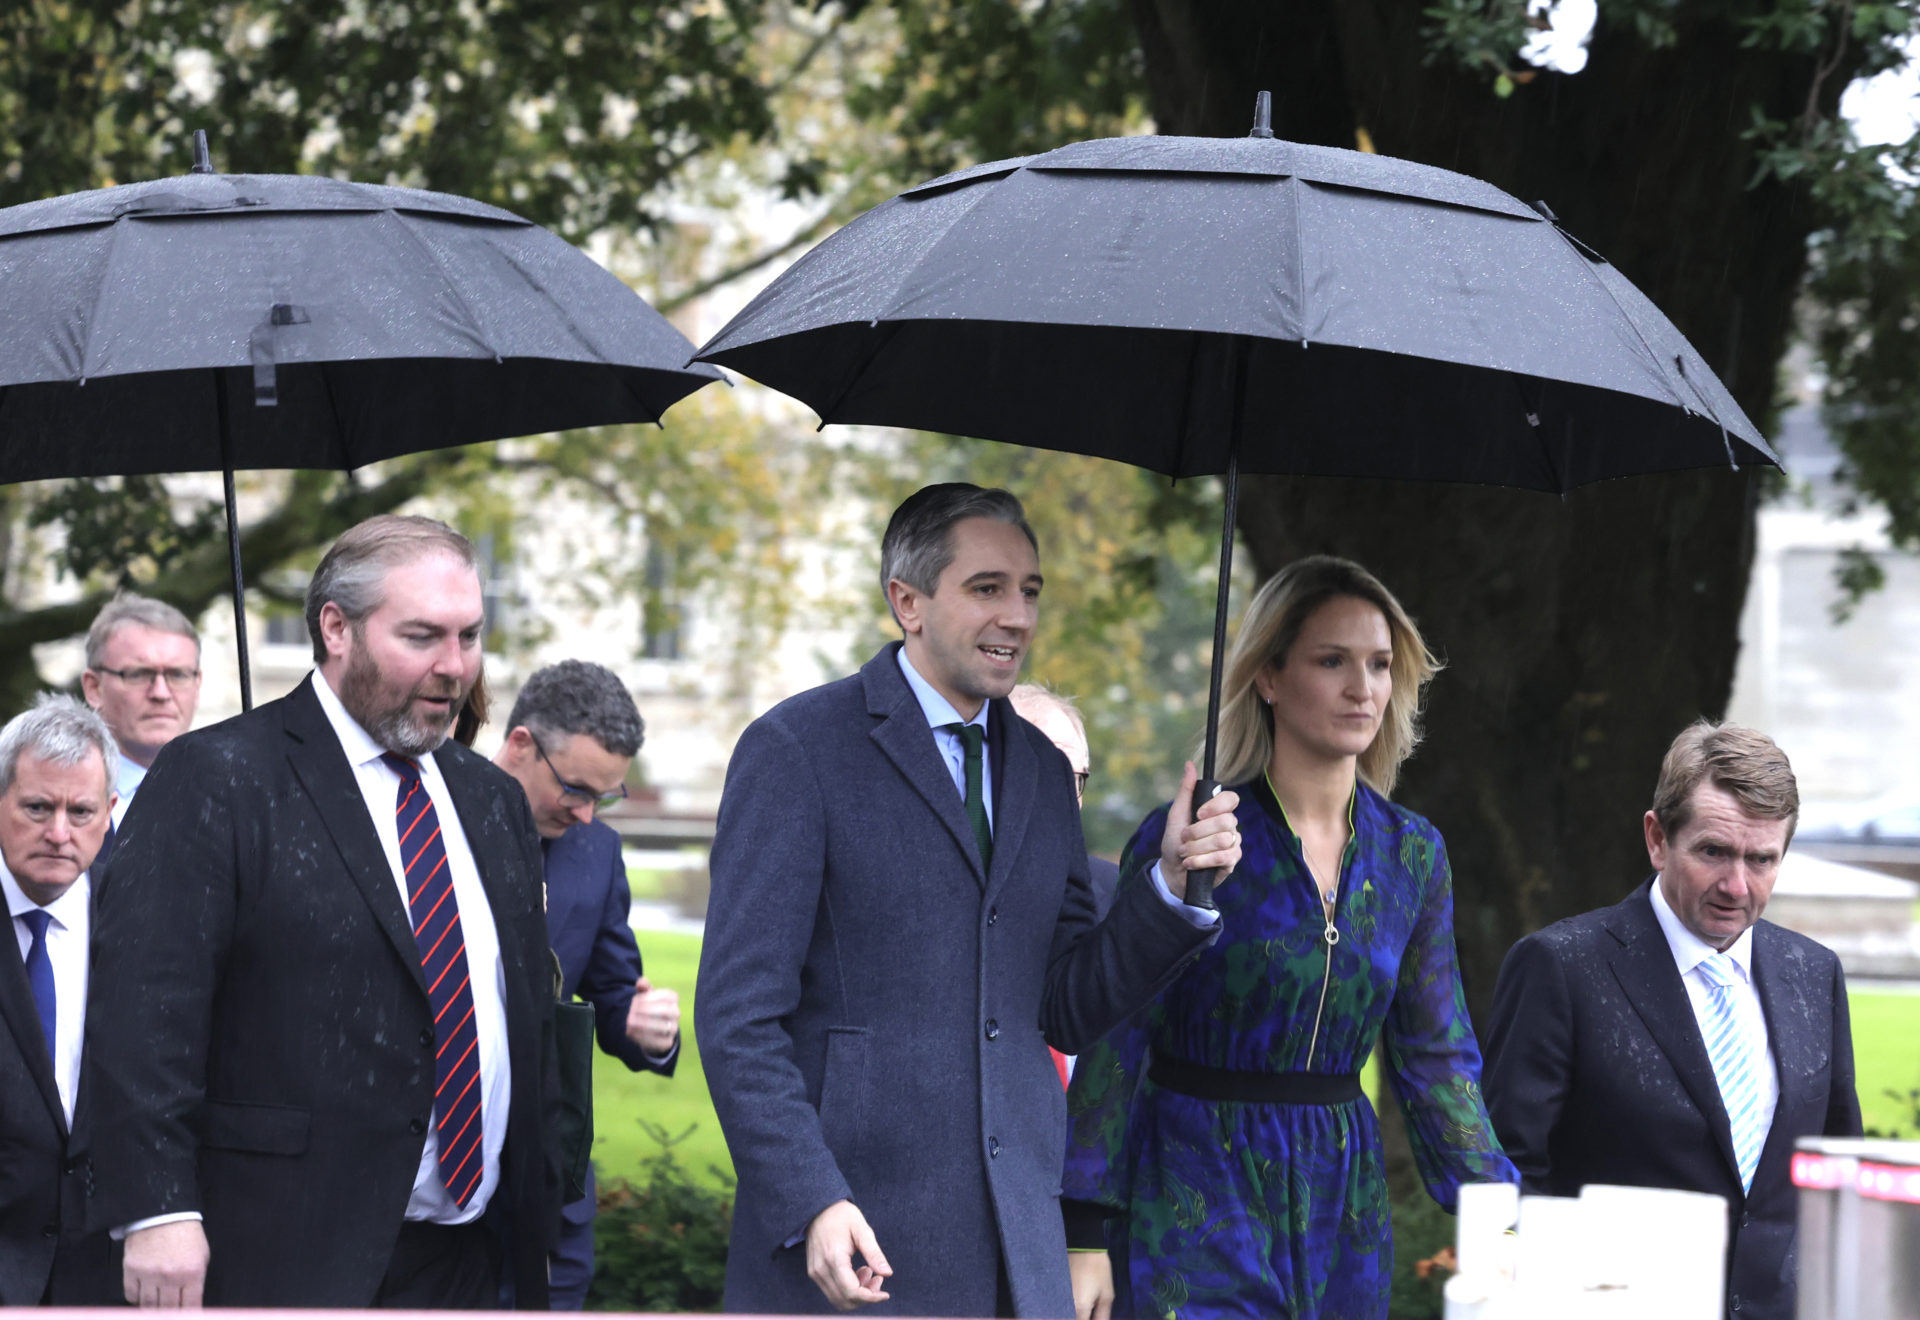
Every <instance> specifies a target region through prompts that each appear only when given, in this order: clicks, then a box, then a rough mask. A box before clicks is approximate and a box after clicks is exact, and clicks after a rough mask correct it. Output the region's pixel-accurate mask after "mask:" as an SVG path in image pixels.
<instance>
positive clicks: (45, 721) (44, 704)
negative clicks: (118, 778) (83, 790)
mask: <svg viewBox="0 0 1920 1320" xmlns="http://www.w3.org/2000/svg"><path fill="white" fill-rule="evenodd" d="M22 752H32V753H33V754H34V755H35V756H37V757H39V758H40V759H41V760H42V761H49V762H51V763H52V764H54V765H79V764H80V763H81V762H82V761H84V760H86V759H87V755H88V753H90V752H98V753H99V754H100V765H101V767H102V768H103V770H104V771H105V773H106V776H107V781H106V784H105V785H104V789H105V791H106V792H107V793H109V794H111V793H112V791H113V781H114V777H115V771H116V767H117V766H118V765H119V764H120V748H119V747H118V745H116V744H115V743H114V741H113V734H112V733H111V732H110V731H109V730H108V729H107V722H106V721H105V720H103V719H101V718H100V714H99V712H98V711H96V710H94V708H93V707H91V706H89V705H88V704H87V703H86V702H84V701H81V700H80V699H78V698H77V697H70V696H68V695H66V694H65V693H64V692H42V693H41V694H40V695H39V696H37V697H35V698H34V699H33V707H32V709H30V710H25V711H22V712H21V713H20V714H18V715H15V716H14V717H13V718H12V719H10V720H8V721H7V724H6V727H5V728H0V794H5V793H7V792H8V791H9V790H11V789H12V788H13V778H14V775H15V774H16V773H17V772H18V771H19V769H20V754H21V753H22Z"/></svg>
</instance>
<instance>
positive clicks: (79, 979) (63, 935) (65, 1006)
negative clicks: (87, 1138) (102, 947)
mask: <svg viewBox="0 0 1920 1320" xmlns="http://www.w3.org/2000/svg"><path fill="white" fill-rule="evenodd" d="M0 890H5V892H6V895H7V912H8V914H9V915H10V916H11V917H12V918H13V933H14V936H15V938H17V939H18V940H19V941H20V960H21V961H22V962H23V963H24V962H25V961H26V957H27V950H29V949H31V948H32V947H33V932H32V931H31V930H28V929H27V923H26V922H24V921H22V920H20V914H21V913H22V912H32V911H33V910H34V909H35V908H36V907H37V906H38V905H37V904H36V903H35V902H34V901H33V900H32V899H30V898H28V897H27V895H26V891H25V890H23V889H21V888H20V882H19V881H18V880H15V879H14V878H13V872H11V871H9V870H8V869H7V865H6V862H5V861H4V860H0ZM90 892H91V889H90V885H89V883H88V880H87V874H86V872H84V871H82V872H81V873H80V878H79V879H78V880H75V881H74V882H73V883H72V884H71V885H68V886H67V892H66V893H64V894H62V895H60V897H58V898H56V899H54V900H53V902H51V903H49V904H47V906H46V908H45V909H44V910H45V912H46V914H47V915H48V916H49V917H51V918H52V920H51V921H49V922H47V961H48V962H49V963H51V964H52V965H53V1002H54V1015H53V1080H54V1084H55V1085H56V1086H58V1087H59V1088H60V1107H61V1108H62V1109H64V1110H65V1111H66V1113H67V1127H68V1129H69V1130H71V1129H72V1127H73V1097H74V1094H75V1092H77V1091H78V1090H79V1089H80V1045H81V1042H82V1041H83V1040H85V1039H86V1025H87V936H88V933H89V930H90V927H91V925H92V922H91V916H92V914H91V913H90V912H89V911H88V902H89V899H88V895H89V893H90Z"/></svg>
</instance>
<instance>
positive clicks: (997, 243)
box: [699, 92, 1778, 791]
mask: <svg viewBox="0 0 1920 1320" xmlns="http://www.w3.org/2000/svg"><path fill="white" fill-rule="evenodd" d="M1266 120H1267V94H1266V93H1264V92H1262V93H1261V94H1260V100H1259V105H1258V107H1257V109H1256V112H1255V127H1254V131H1253V134H1252V135H1251V136H1249V137H1246V138H1237V139H1236V138H1186V137H1132V138H1106V139H1101V140H1098V141H1092V142H1079V143H1075V144H1073V145H1071V146H1066V147H1062V148H1060V149H1059V150H1057V151H1051V152H1047V153H1046V154H1044V155H1039V156H1027V157H1021V158H1018V159H1014V160H1002V161H994V162H992V163H989V164H985V165H977V166H974V167H973V168H971V169H966V170H962V171H960V172H958V173H955V174H949V175H946V176H944V177H942V178H938V179H935V180H933V181H931V182H929V183H924V184H921V185H920V186H919V187H916V188H910V189H908V190H907V191H906V192H904V193H902V194H901V195H900V196H898V197H896V198H894V199H892V200H891V201H888V202H885V203H883V204H881V205H880V206H877V207H875V208H874V209H873V210H871V211H869V212H867V213H866V214H865V215H863V216H861V217H860V218H858V219H857V220H855V221H853V222H852V223H851V224H849V225H847V226H846V227H845V228H844V229H842V230H840V231H839V232H838V233H836V234H834V235H833V236H832V237H831V238H829V239H827V240H826V241H825V242H823V243H821V244H820V245H819V246H818V247H816V248H815V249H814V250H813V251H812V252H810V253H809V254H808V255H807V256H806V257H805V258H803V259H802V260H800V261H799V262H796V263H795V264H794V266H793V268H792V269H790V270H789V271H787V272H786V273H785V274H784V275H782V276H781V277H780V278H779V279H777V280H775V281H774V282H773V284H772V285H770V286H769V287H768V288H767V289H766V290H765V291H764V292H763V293H762V294H761V295H760V296H759V297H758V298H756V299H755V300H754V301H753V302H752V303H750V304H749V305H748V306H747V307H746V308H745V309H744V310H743V311H742V312H741V313H740V314H739V315H738V316H736V317H735V318H734V319H733V320H732V321H731V322H730V323H729V324H728V325H727V326H726V327H725V328H724V329H723V330H721V331H720V333H719V334H717V335H716V336H714V338H713V339H712V340H711V341H709V342H708V343H707V344H706V346H705V347H703V348H702V349H701V350H700V354H699V358H700V360H702V361H708V362H717V363H720V364H722V365H724V366H728V367H733V368H735V369H737V370H739V371H741V372H743V373H745V374H746V375H748V376H751V377H753V378H754V379H755V380H759V381H761V382H763V383H765V384H767V385H771V386H773V387H774V388H776V389H779V390H781V391H783V392H785V393H788V394H791V395H793V396H794V397H795V398H798V399H800V400H802V401H803V402H805V403H807V404H809V405H811V406H812V407H813V409H814V410H815V411H816V412H817V413H818V414H819V415H820V418H821V422H822V425H825V424H827V423H831V422H849V423H874V424H881V425H889V426H910V427H918V428H921V429H925V430H936V431H949V432H955V433H958V434H963V435H972V436H979V437H983V438H986V439H993V440H1004V441H1010V442H1013V443H1017V444H1024V445H1031V446H1034V447H1037V448H1043V449H1058V450H1065V451H1069V452H1073V453H1082V454H1096V455H1100V456H1102V457H1107V458H1115V459H1119V460H1121V461H1123V462H1128V463H1133V464H1136V465H1138V466H1141V467H1144V468H1148V469H1151V470H1153V471H1155V472H1161V473H1165V474H1167V475H1168V476H1172V477H1186V476H1198V475H1209V474H1218V475H1224V476H1225V477H1226V517H1225V522H1224V525H1223V531H1222V542H1221V557H1220V583H1219V608H1218V610H1217V615H1216V618H1215V631H1214V648H1213V672H1212V678H1211V684H1210V690H1209V696H1208V706H1207V737H1206V753H1205V760H1206V766H1205V774H1206V777H1207V778H1208V779H1209V780H1211V779H1212V776H1213V768H1214V766H1213V763H1214V741H1215V725H1216V721H1217V718H1218V712H1219V701H1220V672H1221V665H1222V663H1223V657H1224V652H1225V649H1226V648H1225V642H1226V602H1227V584H1228V577H1229V574H1230V571H1231V568H1232V550H1233V519H1234V505H1235V498H1236V490H1235V480H1236V478H1237V476H1238V474H1239V473H1240V472H1242V471H1246V472H1265V473H1290V474H1303V475H1307V474H1310V475H1320V476H1373V477H1381V476H1384V477H1403V478H1414V479H1425V480H1438V481H1462V482H1478V483H1485V484H1491V485H1502V486H1520V487H1528V488H1532V489H1537V490H1547V491H1566V490H1569V489H1571V488H1573V487H1575V486H1578V485H1582V484H1584V483H1587V482H1591V481H1598V480H1602V479H1605V478H1609V477H1619V476H1626V475H1630V474H1637V473H1648V472H1665V471H1675V470H1680V469H1685V468H1698V467H1708V466H1714V465H1732V466H1738V465H1739V464H1741V463H1751V462H1769V463H1777V461H1778V460H1777V459H1776V458H1775V456H1774V454H1773V451H1772V450H1771V449H1769V448H1768V447H1767V443H1766V441H1765V440H1764V439H1763V438H1762V437H1761V435H1760V433H1759V431H1757V430H1756V429H1755V428H1754V426H1753V424H1752V423H1751V422H1749V421H1748V420H1747V418H1746V416H1745V414H1743V413H1742V412H1741V410H1740V407H1739V405H1738V404H1736V403H1735V402H1734V400H1733V398H1732V396H1731V395H1729V394H1728V393H1727V391H1726V389H1725V388H1724V387H1723V386H1722V385H1721V384H1720V382H1719V380H1717V379H1716V378H1715V376H1714V374H1713V372H1712V371H1711V370H1709V369H1708V367H1707V365H1706V363H1705V361H1704V360H1702V358H1701V357H1700V355H1699V354H1698V353H1696V352H1694V350H1693V348H1692V347H1691V346H1690V345H1689V344H1688V343H1687V342H1686V340H1685V338H1684V337H1682V335H1681V334H1680V332H1679V331H1678V330H1676V329H1675V328H1674V327H1673V325H1672V323H1671V322H1669V321H1668V320H1667V319H1666V317H1664V316H1663V315H1661V313H1660V311H1659V309H1657V308H1656V307H1654V306H1653V304H1652V303H1651V302H1649V301H1648V300H1647V299H1646V298H1645V297H1644V296H1642V295H1641V294H1640V292H1639V291H1638V290H1637V289H1635V288H1634V287H1633V285H1632V284H1631V283H1629V282H1628V280H1627V279H1626V278H1625V277H1624V276H1622V275H1621V274H1620V273H1619V272H1618V271H1617V270H1615V269H1614V268H1613V267H1612V266H1610V265H1608V264H1607V263H1606V261H1605V260H1603V259H1602V258H1601V257H1600V256H1599V255H1598V254H1597V253H1595V252H1593V251H1592V250H1591V249H1590V248H1587V247H1586V246H1585V245H1583V244H1582V243H1580V242H1579V240H1577V239H1575V238H1573V237H1572V236H1571V235H1569V234H1568V233H1566V231H1565V230H1564V229H1562V228H1561V227H1560V225H1559V224H1558V223H1557V222H1556V221H1555V220H1554V217H1553V216H1552V214H1551V213H1550V212H1548V211H1547V209H1546V208H1545V207H1544V206H1542V207H1532V206H1527V205H1524V204H1522V203H1521V202H1518V201H1516V200H1515V199H1514V198H1512V197H1510V196H1508V195H1507V194H1506V193H1504V192H1501V191H1500V190H1499V189H1497V188H1495V187H1493V186H1492V185H1490V184H1486V183H1483V182H1480V181H1479V180H1477V179H1471V178H1468V177H1466V176H1464V175H1460V174H1455V173H1452V172H1450V171H1447V170H1441V169H1435V168H1432V167H1430V166H1425V165H1417V164H1414V163H1412V162H1410V161H1404V160H1396V159H1393V158H1391V157H1386V156H1376V155H1368V154H1362V153H1360V152H1355V151H1342V150H1338V149H1335V148H1330V147H1313V146H1303V145H1300V144H1298V143H1292V142H1283V141H1280V140H1278V139H1276V138H1274V137H1273V135H1272V132H1271V130H1270V129H1268V128H1267V127H1266ZM1203 791H1204V790H1203Z"/></svg>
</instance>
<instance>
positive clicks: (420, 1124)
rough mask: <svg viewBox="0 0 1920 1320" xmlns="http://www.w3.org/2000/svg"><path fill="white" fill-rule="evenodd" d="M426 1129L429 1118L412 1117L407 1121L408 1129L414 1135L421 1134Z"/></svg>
mask: <svg viewBox="0 0 1920 1320" xmlns="http://www.w3.org/2000/svg"><path fill="white" fill-rule="evenodd" d="M426 1130H427V1120H426V1119H424V1118H415V1119H410V1120H408V1122H407V1131H409V1132H411V1133H413V1135H414V1136H416V1137H417V1136H419V1135H420V1134H421V1133H422V1132H425V1131H426Z"/></svg>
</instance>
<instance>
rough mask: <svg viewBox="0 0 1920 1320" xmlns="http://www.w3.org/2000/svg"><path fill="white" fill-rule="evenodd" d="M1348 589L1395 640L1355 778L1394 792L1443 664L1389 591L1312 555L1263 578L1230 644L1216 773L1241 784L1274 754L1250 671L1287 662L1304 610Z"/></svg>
mask: <svg viewBox="0 0 1920 1320" xmlns="http://www.w3.org/2000/svg"><path fill="white" fill-rule="evenodd" d="M1342 596H1351V597H1353V598H1354V599H1356V600H1364V601H1366V602H1367V603H1368V604H1369V605H1372V606H1374V607H1375V608H1377V609H1378V610H1379V611H1380V613H1381V614H1382V615H1384V616H1385V617H1386V620H1387V632H1388V634H1389V636H1390V637H1391V638H1392V640H1393V665H1392V670H1391V673H1392V676H1393V694H1392V695H1391V696H1390V697H1388V698H1387V709H1386V713H1385V715H1383V716H1382V717H1381V720H1380V731H1379V732H1378V733H1377V734H1375V735H1374V739H1373V742H1372V743H1370V744H1368V746H1367V750H1366V751H1364V752H1362V753H1360V758H1359V771H1360V778H1362V779H1364V780H1366V782H1367V784H1368V785H1369V786H1371V787H1372V788H1373V790H1374V791H1375V792H1377V793H1380V794H1381V795H1383V796H1385V795H1388V794H1391V793H1392V792H1393V785H1394V782H1395V781H1396V780H1397V779H1399V777H1400V766H1401V764H1402V763H1403V762H1404V761H1405V760H1406V759H1407V758H1408V757H1409V756H1411V755H1413V749H1414V748H1415V747H1416V746H1418V745H1419V742H1420V708H1421V705H1422V703H1423V700H1424V698H1425V695H1426V687H1427V684H1428V683H1429V682H1431V681H1432V679H1433V676H1434V675H1435V674H1436V673H1438V672H1439V671H1440V668H1441V665H1440V662H1439V661H1438V660H1437V659H1435V658H1434V656H1433V653H1432V652H1431V651H1429V650H1427V644H1426V642H1424V641H1423V640H1421V637H1420V630H1419V629H1418V628H1416V627H1414V625H1413V620H1412V619H1411V618H1409V617H1407V612H1406V611H1405V610H1404V609H1402V608H1401V607H1400V602H1399V601H1397V600H1395V599H1394V597H1393V593H1392V592H1391V591H1388V590H1387V589H1386V587H1384V586H1382V585H1381V583H1380V580H1379V579H1378V578H1376V577H1374V575H1373V574H1371V573H1369V572H1367V570H1366V569H1364V568H1362V567H1360V565H1358V564H1356V563H1354V562H1353V561H1352V560H1350V559H1339V558H1336V557H1335V556H1333V555H1313V556H1310V557H1309V558H1306V559H1301V560H1297V561H1295V562H1294V563H1291V564H1288V565H1287V566H1286V567H1285V568H1283V569H1281V570H1280V571H1279V572H1278V573H1275V574H1274V575H1273V576H1272V577H1271V578H1268V579H1267V581H1266V584H1265V585H1264V586H1262V587H1261V588H1260V590H1259V591H1258V592H1257V593H1255V595H1254V598H1253V603H1252V604H1250V605H1248V606H1247V613H1246V617H1245V618H1243V619H1242V620H1241V621H1240V631H1239V633H1238V634H1237V635H1236V636H1235V637H1234V639H1233V645H1232V646H1231V647H1230V648H1229V649H1228V651H1227V664H1226V671H1225V674H1224V675H1223V676H1222V680H1221V693H1222V696H1221V702H1220V749H1219V762H1218V774H1219V778H1220V781H1221V782H1222V783H1226V784H1243V783H1246V782H1247V781H1249V780H1251V779H1254V778H1256V777H1258V776H1259V775H1261V774H1263V773H1265V772H1266V769H1267V765H1268V763H1269V762H1270V761H1272V759H1273V722H1272V721H1273V716H1272V714H1271V712H1269V711H1268V710H1267V708H1266V705H1265V704H1264V703H1263V702H1262V701H1261V700H1260V693H1259V691H1258V690H1257V689H1255V687H1254V685H1253V680H1254V676H1255V675H1256V674H1258V673H1259V672H1260V671H1261V670H1262V669H1264V668H1266V667H1267V666H1268V665H1275V666H1282V665H1285V664H1286V661H1287V652H1288V651H1289V650H1291V649H1292V648H1293V644H1294V642H1295V641H1296V640H1297V639H1298V638H1299V636H1300V629H1301V628H1302V627H1304V626H1305V624H1306V622H1307V619H1308V617H1309V616H1311V615H1312V614H1313V612H1314V611H1315V610H1317V609H1319V608H1320V607H1321V606H1322V605H1324V604H1326V603H1327V602H1328V601H1330V600H1334V599H1337V598H1339V597H1342Z"/></svg>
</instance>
